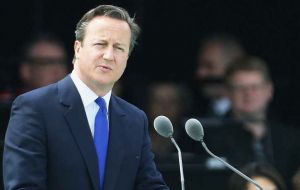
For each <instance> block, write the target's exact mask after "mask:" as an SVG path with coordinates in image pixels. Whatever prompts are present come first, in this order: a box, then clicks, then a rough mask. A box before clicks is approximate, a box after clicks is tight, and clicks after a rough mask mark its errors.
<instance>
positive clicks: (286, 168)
mask: <svg viewBox="0 0 300 190" xmlns="http://www.w3.org/2000/svg"><path fill="white" fill-rule="evenodd" d="M226 83H227V89H228V97H229V98H230V100H231V102H232V108H231V110H230V111H229V112H228V113H227V115H226V120H225V121H226V122H224V125H225V126H224V127H222V129H220V131H219V134H217V135H216V136H214V137H212V139H214V140H213V142H211V144H212V145H213V146H215V147H214V148H215V149H218V151H217V152H218V153H219V154H221V155H222V156H224V157H225V158H226V159H228V161H229V162H230V163H232V164H233V165H235V166H238V167H240V166H243V165H245V164H247V163H249V162H253V161H259V162H267V163H270V164H272V165H274V166H275V167H276V169H278V170H279V171H280V172H281V174H282V175H283V176H284V177H285V178H286V179H287V180H289V181H290V178H291V176H292V175H293V173H294V172H295V169H296V168H297V166H299V160H300V157H299V142H298V140H297V134H299V132H298V131H297V130H296V129H295V128H291V127H289V126H286V125H284V124H281V122H279V121H275V120H271V119H270V118H269V117H268V114H267V108H268V105H269V103H270V101H271V100H272V97H273V83H272V80H271V76H270V73H269V71H268V68H267V64H266V63H265V62H264V61H263V60H262V59H260V58H258V57H253V56H245V57H243V58H240V59H237V60H235V61H234V62H232V64H231V65H230V66H229V67H228V69H227V71H226Z"/></svg>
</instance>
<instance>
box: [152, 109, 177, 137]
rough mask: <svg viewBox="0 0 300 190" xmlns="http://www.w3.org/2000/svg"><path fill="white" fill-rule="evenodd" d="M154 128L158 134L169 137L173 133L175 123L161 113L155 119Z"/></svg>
mask: <svg viewBox="0 0 300 190" xmlns="http://www.w3.org/2000/svg"><path fill="white" fill-rule="evenodd" d="M154 128H155V130H156V132H157V133H158V134H160V135H161V136H163V137H166V138H169V137H171V136H172V135H173V125H172V123H171V121H170V120H169V118H167V117H166V116H163V115H160V116H158V117H156V118H155V119H154Z"/></svg>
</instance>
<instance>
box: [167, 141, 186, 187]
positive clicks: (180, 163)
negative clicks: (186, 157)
mask: <svg viewBox="0 0 300 190" xmlns="http://www.w3.org/2000/svg"><path fill="white" fill-rule="evenodd" d="M170 139H171V141H172V143H173V144H174V145H175V147H176V149H177V151H178V160H179V169H180V182H181V189H182V190H185V188H184V176H183V167H182V156H181V150H180V148H179V146H178V145H177V143H176V141H175V139H174V138H173V137H172V136H171V137H170Z"/></svg>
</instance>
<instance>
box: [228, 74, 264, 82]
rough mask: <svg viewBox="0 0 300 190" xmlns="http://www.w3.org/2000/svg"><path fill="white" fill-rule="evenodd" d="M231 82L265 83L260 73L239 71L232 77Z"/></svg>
mask: <svg viewBox="0 0 300 190" xmlns="http://www.w3.org/2000/svg"><path fill="white" fill-rule="evenodd" d="M231 81H233V82H243V81H248V82H251V81H264V77H263V74H262V73H261V72H260V71H237V72H235V73H234V74H233V75H232V77H231Z"/></svg>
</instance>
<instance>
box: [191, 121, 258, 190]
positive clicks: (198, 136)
mask: <svg viewBox="0 0 300 190" xmlns="http://www.w3.org/2000/svg"><path fill="white" fill-rule="evenodd" d="M185 131H186V133H187V134H188V135H189V136H190V137H191V138H192V139H193V140H195V141H199V142H201V144H202V146H203V148H204V149H205V151H206V152H207V153H208V154H209V155H211V156H212V157H214V158H216V159H217V160H219V161H220V162H222V163H223V164H224V165H225V166H226V167H228V168H229V169H231V170H232V171H233V172H235V173H237V174H238V175H239V176H241V177H242V178H244V179H245V180H247V181H248V182H250V183H252V184H253V185H255V186H256V187H257V188H258V189H260V190H263V188H262V187H261V186H260V185H259V184H258V183H256V182H255V181H254V180H253V179H251V178H250V177H248V176H246V175H245V174H243V173H242V172H240V171H239V170H237V169H236V168H235V167H233V166H231V165H230V164H228V163H227V162H225V161H224V160H222V159H221V158H220V157H218V156H216V155H215V154H213V153H212V152H211V151H210V150H209V149H208V148H207V146H206V144H205V143H204V140H203V137H204V130H203V127H202V125H201V123H200V121H198V120H197V119H194V118H192V119H189V120H187V121H186V123H185Z"/></svg>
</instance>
